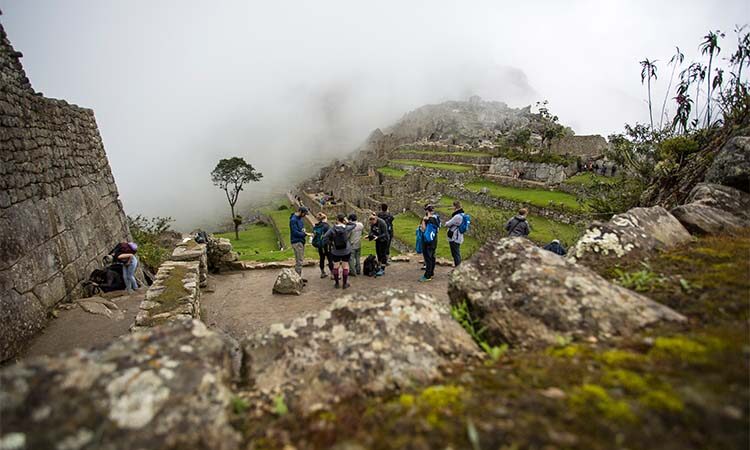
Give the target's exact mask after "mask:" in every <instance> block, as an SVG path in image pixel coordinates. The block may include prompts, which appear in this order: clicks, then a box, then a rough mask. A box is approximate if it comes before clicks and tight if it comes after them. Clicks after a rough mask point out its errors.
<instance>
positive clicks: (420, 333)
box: [243, 290, 478, 413]
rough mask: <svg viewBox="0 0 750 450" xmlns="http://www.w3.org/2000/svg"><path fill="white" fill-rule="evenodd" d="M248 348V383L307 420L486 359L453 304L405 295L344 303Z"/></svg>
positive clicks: (257, 338) (279, 328) (350, 298)
mask: <svg viewBox="0 0 750 450" xmlns="http://www.w3.org/2000/svg"><path fill="white" fill-rule="evenodd" d="M243 347H244V350H245V355H246V358H247V359H246V370H247V373H246V377H247V380H248V382H250V383H251V385H252V386H253V387H254V388H256V389H257V390H259V391H260V392H261V393H263V394H266V395H267V396H268V397H269V398H270V397H274V396H278V395H283V396H284V398H285V399H286V402H287V404H288V405H289V406H290V407H291V408H295V409H298V410H299V411H301V412H303V413H308V412H312V411H315V410H316V409H319V408H322V407H324V405H326V404H328V403H333V402H336V401H338V400H342V399H344V398H348V397H352V396H358V395H367V394H373V393H383V392H387V391H389V390H395V389H399V388H404V387H407V386H411V385H413V384H418V383H427V382H430V381H433V380H435V379H437V378H439V377H440V376H441V370H440V369H441V367H442V366H446V365H448V364H450V363H452V362H456V361H460V360H461V359H463V358H468V357H474V356H476V355H477V353H476V352H477V351H478V347H477V346H476V344H475V343H474V342H473V341H472V339H471V338H470V337H469V335H468V334H467V333H466V332H465V331H464V330H463V328H461V326H460V325H459V324H458V323H457V322H456V321H455V320H454V319H453V318H452V317H451V314H450V308H449V306H448V304H447V302H446V303H442V302H439V301H437V300H435V299H434V298H433V297H429V296H426V295H423V294H413V293H406V292H404V291H400V290H385V291H381V292H376V293H373V294H367V295H364V294H352V295H347V296H344V297H341V298H339V299H337V300H335V301H334V302H333V303H332V304H331V305H330V306H329V307H327V308H325V309H323V310H322V311H320V312H319V313H317V314H311V315H307V316H304V317H301V318H299V319H296V320H294V321H292V322H291V323H289V324H286V325H283V324H274V325H272V326H271V327H270V328H269V329H268V330H267V331H265V332H262V333H259V334H256V335H253V336H251V337H249V338H247V339H246V340H245V341H244V342H243Z"/></svg>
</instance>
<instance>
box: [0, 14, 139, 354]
mask: <svg viewBox="0 0 750 450" xmlns="http://www.w3.org/2000/svg"><path fill="white" fill-rule="evenodd" d="M20 57H21V54H20V53H19V52H16V51H15V50H14V49H13V47H12V46H11V44H10V42H9V41H8V38H7V36H6V34H5V31H4V29H3V28H2V26H0V148H1V149H2V151H0V230H2V239H0V361H4V360H7V359H9V358H11V357H13V356H14V355H15V354H16V353H17V352H18V351H19V349H20V345H21V343H22V342H24V341H26V340H27V339H28V338H30V337H31V336H32V335H34V333H36V332H38V331H39V330H41V329H42V328H43V327H44V326H45V324H46V321H47V314H48V312H49V311H50V310H51V309H52V308H53V307H54V306H55V305H56V304H57V303H59V302H60V301H63V300H68V299H72V298H75V297H77V296H79V293H80V290H81V289H80V287H81V282H82V281H83V280H85V279H87V278H88V276H89V274H90V273H91V271H92V270H93V269H95V268H97V267H99V266H100V264H101V259H102V257H103V256H104V255H105V254H107V252H108V251H109V250H110V249H111V247H112V246H113V245H114V243H116V242H118V241H122V240H129V239H130V233H129V231H128V226H127V221H126V217H125V214H124V212H123V209H122V204H121V203H120V201H119V200H118V192H117V186H116V185H115V181H114V178H113V177H112V172H111V171H110V167H109V163H108V161H107V155H106V153H105V151H104V146H103V144H102V139H101V136H100V135H99V130H98V128H97V125H96V120H95V119H94V113H93V111H91V110H90V109H84V108H80V107H78V106H75V105H71V104H69V103H67V102H66V101H64V100H54V99H49V98H45V97H43V96H41V95H40V94H38V93H35V92H34V90H33V89H32V87H31V84H30V83H29V80H28V78H26V75H25V73H24V70H23V67H22V66H21V63H20V60H19V58H20Z"/></svg>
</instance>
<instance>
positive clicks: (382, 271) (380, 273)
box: [375, 269, 385, 277]
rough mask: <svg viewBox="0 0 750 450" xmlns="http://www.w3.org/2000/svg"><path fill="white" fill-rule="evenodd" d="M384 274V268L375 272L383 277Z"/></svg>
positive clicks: (377, 275)
mask: <svg viewBox="0 0 750 450" xmlns="http://www.w3.org/2000/svg"><path fill="white" fill-rule="evenodd" d="M383 275H385V271H384V270H383V269H380V270H378V271H377V272H375V276H376V277H382V276H383Z"/></svg>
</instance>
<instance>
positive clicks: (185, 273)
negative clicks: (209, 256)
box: [131, 261, 201, 331]
mask: <svg viewBox="0 0 750 450" xmlns="http://www.w3.org/2000/svg"><path fill="white" fill-rule="evenodd" d="M199 279H200V263H199V262H198V261H167V262H165V263H164V264H162V265H161V266H160V267H159V272H157V274H156V279H155V280H154V284H152V285H151V287H149V289H148V291H147V292H146V298H145V299H144V300H143V301H142V302H141V305H140V307H139V311H138V315H136V317H135V323H134V324H133V326H132V327H131V331H138V330H141V329H143V328H149V327H153V326H156V325H161V324H163V323H167V322H172V321H175V320H184V319H193V318H195V319H200V316H201V302H200V299H201V290H200V287H199V286H198V284H199Z"/></svg>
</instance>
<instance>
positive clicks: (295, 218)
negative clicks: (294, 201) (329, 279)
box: [289, 206, 311, 283]
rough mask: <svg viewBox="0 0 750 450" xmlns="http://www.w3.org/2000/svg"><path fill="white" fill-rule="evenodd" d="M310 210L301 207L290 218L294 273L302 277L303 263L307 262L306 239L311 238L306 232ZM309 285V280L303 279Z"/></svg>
mask: <svg viewBox="0 0 750 450" xmlns="http://www.w3.org/2000/svg"><path fill="white" fill-rule="evenodd" d="M307 213H308V209H307V208H305V207H304V206H300V207H299V208H298V209H297V211H296V212H294V213H292V215H291V216H289V235H290V237H291V239H290V240H291V243H292V249H293V250H294V271H295V272H297V273H298V274H299V276H302V263H303V262H304V261H305V239H307V236H311V234H310V233H308V232H307V231H305V216H306V215H307ZM302 281H303V282H305V283H307V280H305V279H304V278H302Z"/></svg>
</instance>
